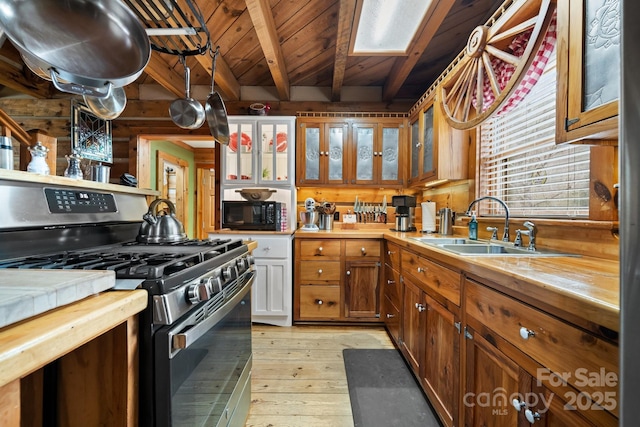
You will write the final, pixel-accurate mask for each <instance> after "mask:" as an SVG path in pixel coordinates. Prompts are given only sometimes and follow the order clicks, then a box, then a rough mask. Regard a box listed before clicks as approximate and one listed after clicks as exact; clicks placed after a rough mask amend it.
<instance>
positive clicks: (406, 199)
mask: <svg viewBox="0 0 640 427" xmlns="http://www.w3.org/2000/svg"><path fill="white" fill-rule="evenodd" d="M391 206H393V207H395V208H396V228H395V229H393V231H416V227H415V226H414V225H413V215H414V211H415V208H416V198H415V197H413V196H393V197H392V198H391Z"/></svg>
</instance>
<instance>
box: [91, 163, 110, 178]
mask: <svg viewBox="0 0 640 427" xmlns="http://www.w3.org/2000/svg"><path fill="white" fill-rule="evenodd" d="M110 172H111V167H110V166H105V165H103V164H102V163H98V164H97V165H91V180H92V181H96V182H106V183H108V182H109V173H110Z"/></svg>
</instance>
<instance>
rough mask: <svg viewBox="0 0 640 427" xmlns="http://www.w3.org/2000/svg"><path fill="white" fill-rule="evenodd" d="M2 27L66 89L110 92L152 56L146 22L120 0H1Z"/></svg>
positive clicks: (39, 69)
mask: <svg viewBox="0 0 640 427" xmlns="http://www.w3.org/2000/svg"><path fill="white" fill-rule="evenodd" d="M0 26H2V27H3V28H4V30H5V32H6V34H7V36H8V37H9V39H10V40H11V42H12V44H13V45H14V46H15V47H16V49H18V51H19V52H20V54H21V55H22V56H23V58H25V63H26V64H28V66H29V68H31V69H32V71H34V73H36V74H37V75H39V76H48V78H47V79H50V80H51V81H52V82H53V84H54V85H55V87H56V88H57V89H58V90H61V91H63V92H69V93H74V94H79V95H85V94H87V95H91V96H96V97H100V96H103V97H104V96H108V94H109V92H110V91H111V87H122V86H126V85H127V84H129V83H132V82H133V81H135V80H136V79H137V78H138V77H139V76H140V74H142V70H143V69H144V68H145V66H146V65H147V63H148V62H149V59H150V57H151V44H150V42H149V37H148V36H147V33H146V31H145V29H144V27H143V25H142V23H141V22H140V21H139V20H138V18H137V17H136V15H135V14H134V13H133V12H132V11H131V9H129V8H128V7H127V6H126V5H124V3H122V2H120V1H109V2H106V1H104V0H67V1H64V2H60V1H58V0H41V1H37V2H33V1H21V0H0Z"/></svg>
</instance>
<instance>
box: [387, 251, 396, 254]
mask: <svg viewBox="0 0 640 427" xmlns="http://www.w3.org/2000/svg"><path fill="white" fill-rule="evenodd" d="M393 254H395V251H387V255H393Z"/></svg>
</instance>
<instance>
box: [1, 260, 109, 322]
mask: <svg viewBox="0 0 640 427" xmlns="http://www.w3.org/2000/svg"><path fill="white" fill-rule="evenodd" d="M114 285H115V273H114V272H113V271H98V270H46V271H43V270H21V269H2V270H0V328H2V327H4V326H6V325H9V324H11V323H14V322H18V321H20V320H23V319H27V318H29V317H32V316H35V315H37V314H41V313H44V312H46V311H48V310H51V309H54V308H57V307H61V306H64V305H67V304H70V303H73V302H76V301H79V300H81V299H83V298H85V297H87V296H89V295H94V294H98V293H100V292H102V291H106V290H107V289H111V288H113V286H114Z"/></svg>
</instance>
